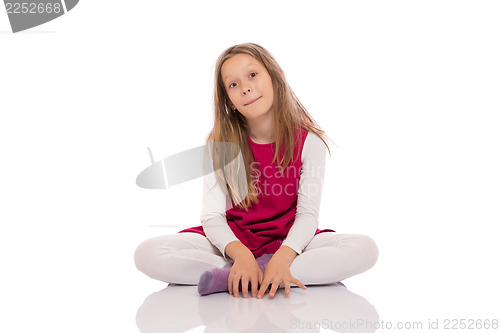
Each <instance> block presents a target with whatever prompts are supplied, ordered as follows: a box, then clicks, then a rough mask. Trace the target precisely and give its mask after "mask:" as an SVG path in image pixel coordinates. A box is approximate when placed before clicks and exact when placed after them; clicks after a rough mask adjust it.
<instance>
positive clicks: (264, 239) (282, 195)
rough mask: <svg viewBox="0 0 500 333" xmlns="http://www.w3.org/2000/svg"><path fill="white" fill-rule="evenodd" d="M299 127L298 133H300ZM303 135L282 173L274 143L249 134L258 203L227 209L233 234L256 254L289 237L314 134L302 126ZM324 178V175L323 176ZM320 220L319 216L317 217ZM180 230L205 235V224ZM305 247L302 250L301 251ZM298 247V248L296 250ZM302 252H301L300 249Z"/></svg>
mask: <svg viewBox="0 0 500 333" xmlns="http://www.w3.org/2000/svg"><path fill="white" fill-rule="evenodd" d="M298 131H299V130H297V132H296V133H297V134H298ZM300 131H301V132H302V134H303V136H302V138H300V137H299V136H298V135H296V137H295V142H296V144H295V149H294V158H295V156H298V158H297V159H296V161H295V162H294V161H293V159H292V161H291V163H290V164H289V165H288V166H287V167H286V168H285V169H284V171H283V175H281V174H280V173H279V170H280V169H279V168H278V167H277V166H276V163H274V164H271V162H272V160H273V157H274V151H275V143H274V142H272V143H268V144H259V143H256V142H254V141H252V139H251V138H250V137H249V136H248V142H249V147H250V149H251V151H252V153H253V156H254V160H255V162H254V163H252V166H251V168H252V172H253V175H254V178H253V179H254V181H256V182H258V183H259V185H260V193H259V195H258V199H259V203H257V204H255V203H252V206H251V207H250V208H249V210H248V212H246V211H245V210H244V209H243V208H238V207H233V208H230V209H228V210H226V220H227V224H228V225H229V227H230V228H231V230H232V232H233V233H234V235H235V236H236V237H237V238H238V239H239V240H240V241H241V243H243V244H244V245H245V246H246V247H247V248H248V249H249V250H250V251H251V252H252V253H253V254H254V256H255V257H256V258H258V257H260V256H261V255H262V254H264V253H275V252H276V251H277V250H278V249H279V247H280V246H281V245H282V243H283V241H284V240H285V239H286V237H287V235H288V232H289V231H290V229H291V228H292V226H293V224H294V222H295V217H296V212H297V202H298V197H299V196H298V191H299V181H300V176H301V172H300V170H301V168H302V164H303V163H302V161H301V156H302V153H303V152H302V150H303V147H304V142H305V140H306V137H307V136H308V135H314V133H312V132H311V133H309V134H308V132H307V131H306V130H302V129H301V130H300ZM321 181H322V179H321ZM315 222H316V223H317V220H316V221H315ZM180 232H196V233H198V234H201V235H203V236H205V237H206V234H205V232H204V230H203V226H202V225H200V226H197V227H192V228H188V229H184V230H181V231H179V233H180ZM321 232H335V231H334V230H332V229H319V228H316V231H315V233H314V235H317V234H318V233H321ZM301 250H302V248H301V249H300V250H299V252H300V251H301ZM296 251H297V250H296ZM299 254H300V253H299Z"/></svg>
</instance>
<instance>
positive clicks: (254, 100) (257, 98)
mask: <svg viewBox="0 0 500 333" xmlns="http://www.w3.org/2000/svg"><path fill="white" fill-rule="evenodd" d="M260 97H262V96H260ZM260 97H258V98H256V99H254V100H253V101H250V102H249V103H247V104H245V106H247V105H250V104H252V103H254V102H255V101H256V100H258V99H259V98H260Z"/></svg>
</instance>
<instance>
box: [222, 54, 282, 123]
mask: <svg viewBox="0 0 500 333" xmlns="http://www.w3.org/2000/svg"><path fill="white" fill-rule="evenodd" d="M221 76H222V82H223V84H224V87H225V89H226V92H227V95H228V96H229V99H230V100H231V103H232V105H233V106H234V107H236V109H238V111H239V112H240V113H241V114H242V115H243V116H244V117H245V118H247V119H249V118H250V119H256V118H259V117H261V116H263V115H266V114H268V113H270V112H272V107H273V99H274V91H273V83H272V81H271V76H269V73H268V72H267V70H266V68H265V67H264V65H262V64H261V63H260V62H259V61H258V60H257V59H255V58H254V57H252V56H250V55H248V54H244V53H238V54H236V55H234V56H232V57H231V58H229V59H227V60H226V61H225V62H224V63H223V64H222V67H221Z"/></svg>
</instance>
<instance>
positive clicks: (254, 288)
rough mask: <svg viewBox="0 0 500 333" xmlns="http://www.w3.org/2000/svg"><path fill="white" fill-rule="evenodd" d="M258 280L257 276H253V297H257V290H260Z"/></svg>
mask: <svg viewBox="0 0 500 333" xmlns="http://www.w3.org/2000/svg"><path fill="white" fill-rule="evenodd" d="M258 282H259V280H258V279H257V278H256V277H253V278H252V297H257V291H258V289H257V288H258V287H259V285H258Z"/></svg>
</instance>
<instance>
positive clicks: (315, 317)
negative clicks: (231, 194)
mask: <svg viewBox="0 0 500 333" xmlns="http://www.w3.org/2000/svg"><path fill="white" fill-rule="evenodd" d="M378 321H379V316H378V313H377V310H376V309H375V308H374V307H373V305H371V304H370V303H369V302H368V301H367V300H366V299H364V298H363V297H361V296H359V295H356V294H354V293H352V292H351V291H349V290H348V289H347V288H346V287H344V286H343V285H341V284H335V283H334V284H328V285H320V286H318V285H317V286H308V287H307V290H302V289H300V288H298V287H293V288H292V289H291V293H290V295H288V296H287V295H286V294H285V290H284V289H279V290H278V292H277V293H276V296H275V297H274V298H272V299H271V298H269V295H268V294H266V296H265V297H264V298H263V299H256V298H252V297H249V298H242V297H241V296H240V297H238V298H236V297H233V296H231V295H229V294H228V293H217V294H212V295H208V296H199V295H198V292H197V288H196V286H185V285H175V284H170V285H168V286H167V287H166V288H165V289H163V290H161V291H158V292H155V293H153V294H151V295H149V296H148V297H147V298H146V299H145V300H144V303H143V304H142V305H141V306H140V308H139V309H138V310H137V316H136V323H137V326H138V327H139V329H140V331H141V332H142V333H152V332H185V331H188V330H191V329H194V328H196V327H205V332H207V333H209V332H294V331H306V332H320V329H321V330H322V331H325V330H331V331H333V332H375V327H376V326H377V323H378Z"/></svg>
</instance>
